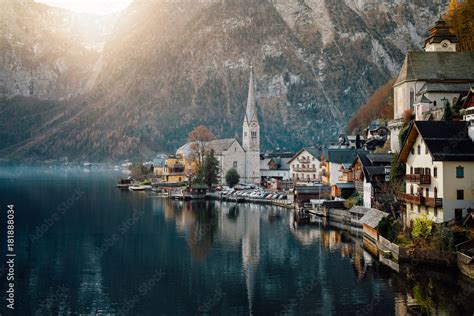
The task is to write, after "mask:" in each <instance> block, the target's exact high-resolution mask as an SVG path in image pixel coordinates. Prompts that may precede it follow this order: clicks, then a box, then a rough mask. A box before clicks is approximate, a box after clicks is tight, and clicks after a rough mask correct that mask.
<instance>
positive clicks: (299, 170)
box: [293, 167, 316, 172]
mask: <svg viewBox="0 0 474 316" xmlns="http://www.w3.org/2000/svg"><path fill="white" fill-rule="evenodd" d="M293 170H294V171H295V172H316V168H309V167H305V168H302V167H299V168H298V167H295V168H293Z"/></svg>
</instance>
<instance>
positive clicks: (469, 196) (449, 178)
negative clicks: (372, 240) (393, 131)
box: [405, 135, 474, 226]
mask: <svg viewBox="0 0 474 316" xmlns="http://www.w3.org/2000/svg"><path fill="white" fill-rule="evenodd" d="M458 167H461V168H462V169H463V177H456V168H458ZM418 168H420V169H418ZM421 168H422V169H423V172H424V173H425V176H426V177H425V178H426V180H425V181H424V182H425V183H426V182H429V183H426V184H421V183H419V182H420V181H413V180H409V179H408V178H407V181H406V190H405V193H406V194H408V195H411V196H415V197H418V196H422V197H423V199H424V200H425V201H430V203H427V202H425V203H409V202H406V210H407V218H406V220H407V223H406V224H407V225H408V226H410V222H411V221H412V220H414V219H416V218H417V217H419V216H420V215H421V214H422V213H426V214H428V217H429V218H430V219H431V220H432V221H433V222H436V223H442V222H447V221H451V220H453V219H455V217H456V212H458V213H459V212H460V214H459V215H458V216H462V217H464V216H466V214H467V209H468V208H474V195H473V193H474V192H473V189H472V188H473V187H474V186H473V182H472V181H473V180H472V179H474V162H472V161H469V162H467V161H466V162H461V161H433V157H432V156H431V154H430V152H429V150H428V149H427V146H426V144H425V143H424V141H423V138H422V137H421V135H418V137H417V139H416V141H415V143H414V145H413V147H412V151H411V152H410V154H409V155H408V158H407V161H406V174H407V175H414V174H415V173H416V172H417V170H421ZM417 182H418V183H417ZM458 191H462V192H463V193H462V195H463V197H462V199H458ZM433 199H442V200H440V201H441V202H440V204H438V205H439V206H438V207H435V206H434V205H435V204H434V202H435V201H434V200H433Z"/></svg>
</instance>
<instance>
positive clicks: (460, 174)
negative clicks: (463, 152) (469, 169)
mask: <svg viewBox="0 0 474 316" xmlns="http://www.w3.org/2000/svg"><path fill="white" fill-rule="evenodd" d="M456 178H458V179H462V178H464V167H463V166H457V167H456Z"/></svg>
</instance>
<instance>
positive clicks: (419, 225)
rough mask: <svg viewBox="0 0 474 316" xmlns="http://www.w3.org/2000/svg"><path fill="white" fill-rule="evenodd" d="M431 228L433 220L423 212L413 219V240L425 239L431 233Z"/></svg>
mask: <svg viewBox="0 0 474 316" xmlns="http://www.w3.org/2000/svg"><path fill="white" fill-rule="evenodd" d="M432 228H433V222H432V221H431V220H430V219H429V218H428V215H426V213H423V214H421V216H420V217H418V218H417V219H415V222H414V223H413V230H412V232H411V235H412V236H413V238H414V239H415V240H426V239H427V238H428V237H429V236H430V235H431V230H432Z"/></svg>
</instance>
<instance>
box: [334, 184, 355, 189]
mask: <svg viewBox="0 0 474 316" xmlns="http://www.w3.org/2000/svg"><path fill="white" fill-rule="evenodd" d="M336 186H337V187H338V188H339V189H353V188H354V187H355V184H354V182H341V183H336Z"/></svg>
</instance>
